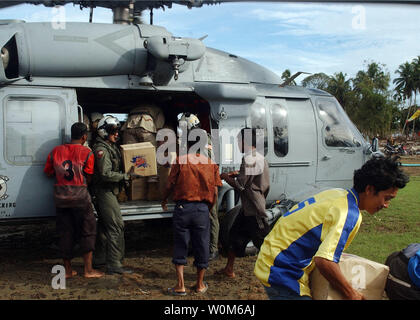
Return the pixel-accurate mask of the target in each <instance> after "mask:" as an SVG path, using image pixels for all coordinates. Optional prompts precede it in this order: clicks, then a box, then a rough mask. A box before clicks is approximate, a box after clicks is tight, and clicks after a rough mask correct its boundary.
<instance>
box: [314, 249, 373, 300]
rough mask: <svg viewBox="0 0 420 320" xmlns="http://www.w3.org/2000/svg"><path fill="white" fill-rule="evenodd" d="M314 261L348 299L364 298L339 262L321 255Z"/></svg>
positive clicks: (329, 280) (326, 277) (320, 270)
mask: <svg viewBox="0 0 420 320" xmlns="http://www.w3.org/2000/svg"><path fill="white" fill-rule="evenodd" d="M314 262H315V265H316V267H317V268H318V270H319V272H320V273H321V274H322V275H323V276H324V278H325V279H327V281H328V282H329V283H330V284H331V286H333V287H334V288H335V289H337V290H338V291H340V292H341V293H342V295H343V296H344V297H345V298H346V299H348V300H364V299H365V298H364V296H363V295H362V294H361V293H360V292H358V291H357V290H355V289H353V287H352V286H351V284H350V283H349V282H348V281H347V280H346V278H345V277H344V275H343V273H342V272H341V270H340V267H339V265H338V263H335V262H334V261H330V260H327V259H325V258H321V257H315V258H314Z"/></svg>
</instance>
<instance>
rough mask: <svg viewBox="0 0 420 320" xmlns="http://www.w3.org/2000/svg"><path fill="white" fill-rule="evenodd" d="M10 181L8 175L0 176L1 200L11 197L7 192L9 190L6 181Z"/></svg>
mask: <svg viewBox="0 0 420 320" xmlns="http://www.w3.org/2000/svg"><path fill="white" fill-rule="evenodd" d="M7 181H9V178H8V177H6V176H0V200H5V199H7V198H8V197H9V195H8V194H6V191H7V184H6V182H7Z"/></svg>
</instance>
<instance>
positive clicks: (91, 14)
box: [89, 7, 93, 23]
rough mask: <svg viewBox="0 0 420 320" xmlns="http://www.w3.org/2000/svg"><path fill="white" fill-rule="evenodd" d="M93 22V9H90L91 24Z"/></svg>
mask: <svg viewBox="0 0 420 320" xmlns="http://www.w3.org/2000/svg"><path fill="white" fill-rule="evenodd" d="M92 20H93V7H90V13H89V23H92Z"/></svg>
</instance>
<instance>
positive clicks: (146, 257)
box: [0, 155, 420, 300]
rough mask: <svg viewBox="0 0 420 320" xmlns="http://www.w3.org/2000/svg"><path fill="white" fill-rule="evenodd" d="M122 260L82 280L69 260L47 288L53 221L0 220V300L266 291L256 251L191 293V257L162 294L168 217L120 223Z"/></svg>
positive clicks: (233, 295)
mask: <svg viewBox="0 0 420 320" xmlns="http://www.w3.org/2000/svg"><path fill="white" fill-rule="evenodd" d="M402 162H403V163H420V156H419V155H417V156H413V157H404V159H403V161H402ZM405 170H406V171H407V173H409V174H410V175H415V176H420V167H406V168H405ZM125 235H126V259H125V265H126V266H128V267H130V268H132V269H133V270H134V271H135V272H134V273H133V274H131V275H106V276H105V277H103V278H101V279H85V278H83V277H82V276H81V274H82V271H83V262H82V259H81V258H80V257H79V258H75V259H74V263H73V265H74V268H75V269H76V270H77V271H78V272H79V275H78V276H76V277H74V278H72V279H69V280H67V281H66V289H53V288H52V285H51V284H52V278H53V276H55V274H52V272H51V271H52V268H53V266H54V265H57V264H62V260H61V259H60V258H59V252H58V250H57V246H56V243H57V234H56V232H55V221H54V220H45V221H43V222H40V223H37V224H21V223H17V224H15V225H2V224H0V299H1V300H22V299H25V300H27V299H30V300H56V299H60V300H69V299H72V300H102V299H105V300H111V299H112V300H118V299H124V300H131V299H133V300H162V299H165V300H172V299H176V300H191V299H192V300H202V299H206V300H214V299H216V300H264V299H266V298H267V297H266V294H265V292H264V289H263V287H262V285H261V284H260V282H259V281H258V280H257V279H256V277H255V276H254V274H253V269H254V263H255V260H256V256H249V257H245V258H241V259H237V262H236V278H235V279H227V278H225V277H223V276H220V275H216V274H215V271H216V270H219V269H221V268H222V267H224V265H225V262H226V259H225V258H223V257H219V258H218V259H216V260H214V261H211V262H210V266H209V269H208V271H207V273H206V276H205V280H206V281H207V283H208V285H209V290H208V291H207V293H206V294H204V295H196V294H194V293H193V292H192V291H191V289H190V287H191V286H192V285H193V284H194V281H195V272H196V270H195V268H193V266H192V262H193V258H192V257H189V259H188V266H187V267H186V268H185V279H186V286H187V292H188V295H187V296H185V297H172V296H168V295H167V294H166V290H167V288H169V287H172V286H174V285H175V279H176V277H175V270H174V266H173V264H172V263H171V255H172V253H171V252H172V229H171V220H170V219H164V220H150V221H144V222H142V221H140V222H126V232H125Z"/></svg>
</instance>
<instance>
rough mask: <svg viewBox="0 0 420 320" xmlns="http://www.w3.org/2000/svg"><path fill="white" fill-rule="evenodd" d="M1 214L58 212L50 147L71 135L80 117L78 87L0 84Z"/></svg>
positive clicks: (18, 215)
mask: <svg viewBox="0 0 420 320" xmlns="http://www.w3.org/2000/svg"><path fill="white" fill-rule="evenodd" d="M0 101H1V107H2V112H0V124H1V126H2V127H3V130H2V131H3V138H2V140H3V141H2V143H1V144H0V154H1V156H0V179H2V181H0V183H2V189H1V190H0V193H2V195H1V196H0V219H16V218H19V219H20V218H41V217H49V216H54V215H55V206H54V199H53V184H54V179H49V178H47V177H46V176H45V174H44V172H43V168H44V165H45V161H46V159H47V156H48V153H49V152H51V150H52V149H53V148H54V147H55V146H57V145H60V144H62V143H65V142H67V141H69V138H70V128H71V125H72V124H73V123H74V122H76V121H78V110H77V99H76V92H75V90H74V89H66V88H46V87H23V86H7V87H3V88H2V89H0Z"/></svg>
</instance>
